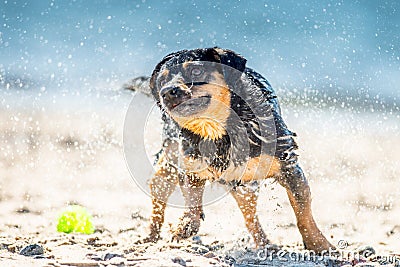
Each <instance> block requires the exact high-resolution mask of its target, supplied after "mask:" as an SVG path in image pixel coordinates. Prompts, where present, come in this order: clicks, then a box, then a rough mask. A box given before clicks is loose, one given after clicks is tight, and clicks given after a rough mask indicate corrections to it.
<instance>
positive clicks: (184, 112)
mask: <svg viewBox="0 0 400 267" xmlns="http://www.w3.org/2000/svg"><path fill="white" fill-rule="evenodd" d="M128 87H129V89H133V90H140V91H142V92H144V93H145V94H148V95H151V96H152V97H153V98H154V99H155V101H156V102H157V104H158V106H159V108H160V110H161V111H162V119H163V122H164V127H163V136H164V137H163V147H162V149H161V151H160V153H159V155H158V160H157V163H156V166H155V167H156V173H155V174H154V175H153V177H152V178H151V180H150V191H151V195H152V215H151V220H150V234H149V236H148V237H147V238H145V239H144V240H141V241H140V242H156V241H157V240H158V239H159V238H160V229H161V226H162V224H163V221H164V212H165V208H166V205H167V202H168V198H169V196H170V195H171V194H172V192H173V191H174V190H175V187H176V185H178V184H179V186H180V188H181V191H182V193H183V196H184V199H185V207H186V210H185V212H184V215H183V217H182V218H181V222H180V224H179V225H178V226H177V227H176V229H175V230H174V231H173V239H176V240H179V239H184V238H187V237H190V236H192V235H195V234H196V233H197V232H198V230H199V227H200V221H201V220H202V219H203V220H204V214H203V203H202V196H203V193H204V187H205V184H206V181H210V182H219V183H221V184H223V185H225V186H226V187H227V189H228V190H229V191H230V193H231V194H232V196H233V197H234V199H235V200H236V202H237V204H238V207H239V208H240V210H241V212H242V213H243V216H244V220H245V223H246V227H247V229H248V231H249V232H250V234H251V235H252V236H253V238H254V241H255V243H256V245H257V246H264V245H266V244H268V243H269V241H268V239H267V237H266V235H265V233H264V231H263V229H262V227H261V225H260V223H259V220H258V218H257V215H256V206H257V198H258V197H257V196H258V191H259V184H260V180H263V179H268V178H272V179H276V181H277V182H279V183H280V184H281V185H282V186H283V187H284V188H285V189H286V191H287V194H288V197H289V200H290V204H291V206H292V207H293V210H294V213H295V215H296V219H297V226H298V229H299V231H300V233H301V235H302V238H303V243H304V246H305V248H307V249H310V250H314V251H316V252H320V253H321V252H323V251H327V250H329V249H330V248H331V249H333V248H334V247H333V246H332V245H331V244H330V243H329V242H328V241H327V239H326V238H325V237H324V236H323V234H322V233H321V231H320V230H319V229H318V227H317V225H316V223H315V221H314V219H313V216H312V212H311V194H310V188H309V185H308V183H307V180H306V178H305V176H304V174H303V171H302V169H301V168H300V166H299V164H298V161H297V154H296V153H295V150H296V148H297V145H296V142H295V140H294V136H295V134H294V133H293V132H291V131H290V130H289V129H288V127H287V126H286V124H285V123H284V121H283V119H282V116H281V112H280V108H279V104H278V100H277V97H276V94H275V92H274V90H273V89H272V87H271V85H270V84H269V82H268V81H267V80H266V79H265V78H264V77H263V76H262V75H260V74H259V73H257V72H256V71H254V70H252V69H251V68H248V67H246V59H245V58H243V57H242V56H241V55H239V54H237V53H235V52H233V51H231V50H227V49H221V48H218V47H214V48H205V49H194V50H182V51H178V52H175V53H171V54H169V55H167V56H166V57H164V58H163V59H162V60H161V61H160V63H158V64H157V66H156V67H155V69H154V71H153V73H152V75H151V77H150V78H143V77H140V78H137V79H135V80H134V83H133V85H130V86H128ZM250 185H251V186H250Z"/></svg>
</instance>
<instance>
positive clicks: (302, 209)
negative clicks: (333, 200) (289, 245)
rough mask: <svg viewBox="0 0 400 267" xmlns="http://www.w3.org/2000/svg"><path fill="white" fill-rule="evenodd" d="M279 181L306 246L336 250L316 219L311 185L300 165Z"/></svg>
mask: <svg viewBox="0 0 400 267" xmlns="http://www.w3.org/2000/svg"><path fill="white" fill-rule="evenodd" d="M278 181H279V183H280V184H281V185H282V186H283V187H285V189H286V191H287V194H288V197H289V201H290V204H291V206H292V208H293V210H294V214H295V215H296V219H297V227H298V229H299V231H300V234H301V236H302V237H303V242H304V246H305V248H306V249H309V250H314V251H315V252H317V253H323V252H328V250H329V249H332V250H334V249H335V247H334V246H333V245H331V244H330V243H329V241H328V240H327V239H326V238H325V236H324V235H323V234H322V233H321V231H320V230H319V229H318V227H317V224H316V223H315V221H314V218H313V215H312V212H311V192H310V187H309V185H308V182H307V180H306V178H305V176H304V174H303V171H302V169H301V168H300V166H298V164H296V165H294V166H292V167H290V168H289V169H287V170H285V171H284V172H283V175H282V178H280V179H278Z"/></svg>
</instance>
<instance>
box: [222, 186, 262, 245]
mask: <svg viewBox="0 0 400 267" xmlns="http://www.w3.org/2000/svg"><path fill="white" fill-rule="evenodd" d="M230 192H231V195H232V196H233V198H234V199H235V200H236V203H237V204H238V206H239V208H240V211H241V212H242V214H243V217H244V220H245V224H246V227H247V229H248V231H249V232H250V234H251V235H252V237H253V239H254V242H255V243H256V246H257V247H263V246H265V245H267V244H268V243H269V241H268V239H267V236H266V235H265V233H264V230H263V229H262V227H261V224H260V221H259V220H258V216H257V214H256V211H257V199H258V192H259V187H258V185H257V187H256V188H253V187H251V186H238V187H235V188H233V189H231V190H230Z"/></svg>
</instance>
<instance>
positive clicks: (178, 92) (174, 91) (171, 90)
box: [160, 87, 183, 100]
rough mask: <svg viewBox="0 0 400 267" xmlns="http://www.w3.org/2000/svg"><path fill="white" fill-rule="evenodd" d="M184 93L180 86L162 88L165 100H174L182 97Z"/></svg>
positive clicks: (161, 93) (161, 92)
mask: <svg viewBox="0 0 400 267" xmlns="http://www.w3.org/2000/svg"><path fill="white" fill-rule="evenodd" d="M182 94H183V92H182V89H180V88H179V87H166V88H163V89H161V91H160V95H161V97H162V98H163V99H165V100H173V99H175V98H179V97H181V96H182Z"/></svg>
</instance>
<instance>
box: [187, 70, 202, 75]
mask: <svg viewBox="0 0 400 267" xmlns="http://www.w3.org/2000/svg"><path fill="white" fill-rule="evenodd" d="M190 73H191V74H192V76H200V75H201V74H203V70H202V69H200V68H193V69H192V70H191V72H190Z"/></svg>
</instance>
